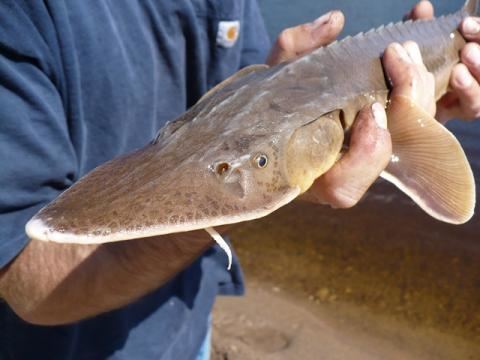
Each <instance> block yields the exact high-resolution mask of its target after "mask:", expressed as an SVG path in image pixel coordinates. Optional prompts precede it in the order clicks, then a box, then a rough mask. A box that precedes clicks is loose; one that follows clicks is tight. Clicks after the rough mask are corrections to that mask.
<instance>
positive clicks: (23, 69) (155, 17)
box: [0, 0, 269, 360]
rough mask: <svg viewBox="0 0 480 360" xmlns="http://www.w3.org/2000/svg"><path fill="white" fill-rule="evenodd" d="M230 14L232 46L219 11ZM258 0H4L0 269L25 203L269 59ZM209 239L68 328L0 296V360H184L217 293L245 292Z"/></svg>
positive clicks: (31, 205)
mask: <svg viewBox="0 0 480 360" xmlns="http://www.w3.org/2000/svg"><path fill="white" fill-rule="evenodd" d="M228 20H238V21H240V36H239V38H238V40H237V41H236V43H235V44H234V46H233V47H223V46H221V45H219V44H217V42H216V37H217V33H218V28H219V22H220V21H228ZM268 48H269V41H268V37H267V35H266V31H265V28H264V25H263V21H262V19H261V16H260V14H259V10H258V7H257V4H256V1H255V0H144V1H141V0H81V1H78V0H64V1H58V0H51V1H49V0H45V1H29V0H2V1H1V2H0V268H1V267H3V266H5V265H6V264H8V263H9V262H10V261H12V259H13V258H14V257H15V256H16V255H18V254H19V253H20V252H21V251H22V249H23V248H24V247H25V246H26V245H27V243H28V239H27V237H26V235H25V233H24V225H25V223H26V222H27V221H28V219H29V218H30V217H31V216H33V215H34V214H35V212H36V211H37V210H38V209H39V208H41V207H42V206H44V205H46V204H47V203H48V202H50V201H51V200H52V199H54V198H55V197H56V196H58V194H59V193H60V192H62V191H63V190H65V189H67V188H68V187H69V186H71V185H72V184H73V183H74V182H75V181H77V180H78V179H79V178H80V177H81V176H83V175H84V174H85V173H87V172H88V171H89V170H91V169H93V168H94V167H96V166H97V165H99V164H101V163H103V162H105V161H107V160H110V159H112V158H114V157H116V156H118V155H120V154H124V153H126V152H129V151H131V150H133V149H135V148H138V147H141V146H143V145H145V144H146V143H147V142H149V141H150V140H151V139H152V138H153V136H154V135H155V133H156V132H157V130H158V129H159V128H160V127H162V125H163V124H164V123H165V122H166V121H168V120H172V119H174V118H175V117H176V116H178V115H179V114H181V113H182V112H184V111H185V110H186V109H187V108H189V107H190V106H192V105H193V104H194V103H195V102H196V101H197V100H198V99H199V97H200V96H201V95H202V94H203V93H205V91H206V90H208V89H209V88H210V87H212V86H213V85H215V84H216V83H218V82H220V81H221V80H223V79H225V78H226V77H228V76H229V75H231V74H232V73H234V72H235V71H236V70H238V69H239V68H241V67H244V66H246V65H249V64H252V63H262V62H264V60H265V58H266V51H267V50H268ZM242 286H243V285H242V279H241V272H240V269H239V267H238V264H237V263H235V264H234V267H233V270H232V271H231V272H228V271H227V270H226V258H225V255H224V254H223V253H221V252H219V250H218V249H217V248H216V247H214V248H212V249H210V250H208V251H207V252H206V254H205V255H204V256H202V257H201V258H200V259H198V260H197V261H196V262H195V263H194V264H193V265H192V266H191V267H189V268H188V269H187V270H185V271H183V272H182V273H180V274H178V275H177V276H176V278H174V279H173V280H171V281H170V282H169V283H168V284H166V285H165V286H163V287H161V288H160V289H158V290H157V291H154V292H153V293H151V294H149V295H147V296H145V297H143V298H142V299H140V300H139V301H136V302H134V303H132V304H130V305H129V306H126V307H125V308H122V309H119V310H115V311H112V312H109V313H106V314H103V315H100V316H98V317H95V318H93V319H88V320H85V321H82V322H79V323H77V324H72V325H68V326H55V327H42V326H34V325H30V324H27V323H25V322H23V321H22V320H21V319H19V318H18V317H17V316H16V315H15V313H14V312H13V311H12V310H11V309H10V308H9V307H8V305H7V304H5V303H0V358H1V359H39V358H42V359H43V358H45V359H62V360H64V359H104V358H110V359H154V358H155V359H160V358H161V359H174V358H175V359H189V358H192V357H193V356H194V354H195V353H196V352H197V351H198V348H199V346H200V344H201V342H202V339H203V337H204V336H205V333H206V324H207V320H206V319H207V317H208V314H209V312H210V310H211V307H212V304H213V301H214V298H215V296H216V295H217V294H218V293H230V294H234V293H241V292H242V290H243V287H242Z"/></svg>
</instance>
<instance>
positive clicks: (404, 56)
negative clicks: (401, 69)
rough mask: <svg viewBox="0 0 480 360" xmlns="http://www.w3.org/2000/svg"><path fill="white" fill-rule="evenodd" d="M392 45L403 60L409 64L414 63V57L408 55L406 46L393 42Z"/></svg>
mask: <svg viewBox="0 0 480 360" xmlns="http://www.w3.org/2000/svg"><path fill="white" fill-rule="evenodd" d="M392 46H393V49H394V50H395V52H396V53H397V55H398V56H400V58H401V59H402V60H403V61H405V62H407V63H409V64H411V63H412V59H410V56H408V53H407V50H405V48H404V47H403V46H402V45H400V44H399V43H393V44H392Z"/></svg>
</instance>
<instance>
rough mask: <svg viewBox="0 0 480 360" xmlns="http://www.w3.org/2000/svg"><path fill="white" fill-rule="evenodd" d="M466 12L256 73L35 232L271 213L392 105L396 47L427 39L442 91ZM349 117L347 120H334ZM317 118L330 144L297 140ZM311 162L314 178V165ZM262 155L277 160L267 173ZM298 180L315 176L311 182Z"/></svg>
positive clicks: (96, 176) (224, 90) (78, 235)
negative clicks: (370, 116)
mask: <svg viewBox="0 0 480 360" xmlns="http://www.w3.org/2000/svg"><path fill="white" fill-rule="evenodd" d="M466 15H467V12H466V11H465V10H462V11H459V12H457V13H455V14H452V15H449V16H444V17H441V18H438V19H436V20H433V21H415V22H411V21H408V22H406V23H399V24H392V25H388V26H386V27H382V28H379V29H377V30H374V31H370V32H368V33H365V34H360V35H357V36H355V37H351V38H347V39H345V40H343V41H341V42H337V43H334V44H331V45H330V46H327V47H325V48H321V49H318V50H316V51H314V52H312V53H311V54H309V55H306V56H303V57H301V58H298V59H296V60H294V61H291V62H289V63H286V64H281V65H278V66H275V67H272V68H267V69H266V68H265V67H262V66H260V67H259V68H257V69H252V70H249V71H246V72H245V73H244V74H242V76H236V77H234V78H233V79H232V80H230V81H228V83H227V84H224V85H222V86H220V87H219V88H218V89H216V90H215V91H213V92H212V93H209V94H207V95H206V96H205V97H204V98H203V99H202V100H201V101H199V102H198V103H197V104H196V105H195V106H194V107H193V108H192V109H191V110H190V111H188V112H187V113H185V114H183V115H182V116H181V117H180V118H179V119H177V120H176V121H174V122H172V123H170V124H167V125H166V127H165V128H164V129H163V130H162V131H160V133H159V135H158V137H157V138H156V139H155V140H154V141H153V142H152V143H151V144H149V145H147V146H146V147H145V148H143V149H141V150H139V151H137V152H135V153H132V154H129V155H126V156H123V157H120V158H118V159H115V160H113V161H111V162H109V163H107V164H105V165H103V166H100V167H99V168H97V169H95V170H94V171H93V172H91V173H90V174H88V175H87V176H86V177H84V178H83V179H81V180H80V181H79V182H78V183H77V184H75V185H74V186H73V187H72V188H70V189H69V190H67V191H66V192H64V193H63V194H62V195H61V196H59V197H58V198H57V199H56V200H55V201H54V202H52V203H51V204H50V205H48V206H47V207H45V208H43V209H42V210H41V211H40V212H39V213H38V214H37V215H36V216H35V217H34V218H33V219H32V220H31V221H30V222H29V224H27V233H28V234H29V235H30V236H31V237H34V238H37V239H40V240H52V241H58V242H78V243H102V242H108V241H117V240H125V239H132V238H139V237H144V236H153V235H160V234H165V233H173V232H180V231H188V230H193V229H200V228H205V227H211V226H217V225H221V224H227V223H235V222H240V221H245V220H250V219H254V218H258V217H261V216H265V215H267V214H268V213H270V212H272V211H274V210H275V209H277V208H278V207H280V206H283V205H284V204H286V203H288V202H290V201H292V200H293V199H294V198H295V197H296V196H298V195H299V194H300V193H301V192H303V191H305V190H306V188H307V187H308V184H311V182H312V181H314V179H315V177H317V176H319V175H320V174H321V173H322V172H324V171H326V170H327V169H328V168H329V167H330V166H331V165H332V164H333V163H334V161H335V159H336V158H337V156H338V154H339V152H340V149H341V145H342V143H343V130H348V128H350V126H351V125H352V123H353V121H354V117H355V114H356V113H357V112H358V111H359V110H360V109H361V108H362V107H363V106H364V105H367V104H370V103H372V102H373V101H380V102H381V103H383V104H386V102H387V97H388V91H389V85H388V83H387V81H386V79H385V77H384V72H383V69H382V64H381V60H380V57H381V54H382V53H383V51H384V49H385V48H386V47H387V46H388V45H389V44H390V43H392V42H404V41H407V40H414V41H416V42H417V43H418V44H419V46H420V48H421V51H422V54H423V56H424V60H425V63H426V66H427V68H428V69H429V70H430V71H431V72H433V73H434V75H435V77H436V80H437V84H438V86H437V96H440V95H441V94H443V93H444V92H445V91H446V89H447V83H448V75H449V73H450V70H451V69H452V67H453V66H454V65H455V64H456V63H458V61H459V55H458V54H459V49H460V48H461V47H462V46H463V45H464V44H465V41H464V40H463V38H462V37H461V36H460V34H459V33H458V32H457V31H456V29H457V27H458V25H459V24H460V22H461V20H462V19H463V18H464V17H465V16H466ZM338 109H341V110H342V111H343V113H342V114H337V115H336V116H332V115H331V114H333V112H334V111H335V110H338ZM340 119H341V120H342V124H343V127H344V129H342V126H341V124H340ZM318 121H322V122H324V123H325V124H326V125H322V131H324V132H323V134H322V136H321V137H320V140H319V138H318V137H317V138H315V136H313V133H312V136H310V138H305V139H304V140H303V142H298V141H297V142H296V143H295V141H294V140H292V139H294V138H295V136H296V135H295V134H297V135H298V134H299V133H298V132H297V131H301V130H302V129H306V128H305V126H307V125H312V129H313V130H312V131H313V132H315V131H316V130H315V129H317V128H318V127H319V125H318V123H316V122H318ZM307 135H308V134H307ZM297 137H298V136H297ZM292 144H293V145H292ZM294 147H295V148H294ZM312 154H315V155H316V156H317V163H316V164H315V167H316V168H317V169H319V170H318V171H317V172H316V173H315V174H310V173H308V171H309V170H308V167H309V166H311V164H309V163H308V161H307V160H305V159H309V157H310V158H311V157H312ZM319 154H324V156H323V158H322V157H321V156H319ZM303 155H305V156H303ZM262 156H265V157H266V158H267V160H268V161H267V162H268V164H267V165H266V166H265V167H264V168H263V167H261V166H259V159H262ZM307 173H308V174H307ZM299 174H305V176H306V178H307V179H306V180H304V181H305V182H304V183H303V184H300V183H298V182H297V179H298V177H299Z"/></svg>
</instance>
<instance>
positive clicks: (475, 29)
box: [463, 17, 480, 35]
mask: <svg viewBox="0 0 480 360" xmlns="http://www.w3.org/2000/svg"><path fill="white" fill-rule="evenodd" d="M463 32H464V33H465V34H467V35H475V34H478V33H479V32H480V24H479V23H478V22H477V21H475V20H474V19H473V18H471V17H469V18H466V19H465V21H464V22H463Z"/></svg>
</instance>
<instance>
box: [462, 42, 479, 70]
mask: <svg viewBox="0 0 480 360" xmlns="http://www.w3.org/2000/svg"><path fill="white" fill-rule="evenodd" d="M465 57H466V61H467V62H468V63H469V64H471V65H473V66H475V67H476V68H477V69H479V68H480V49H479V48H478V46H477V45H473V44H472V46H468V47H467V49H466V52H465Z"/></svg>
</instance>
